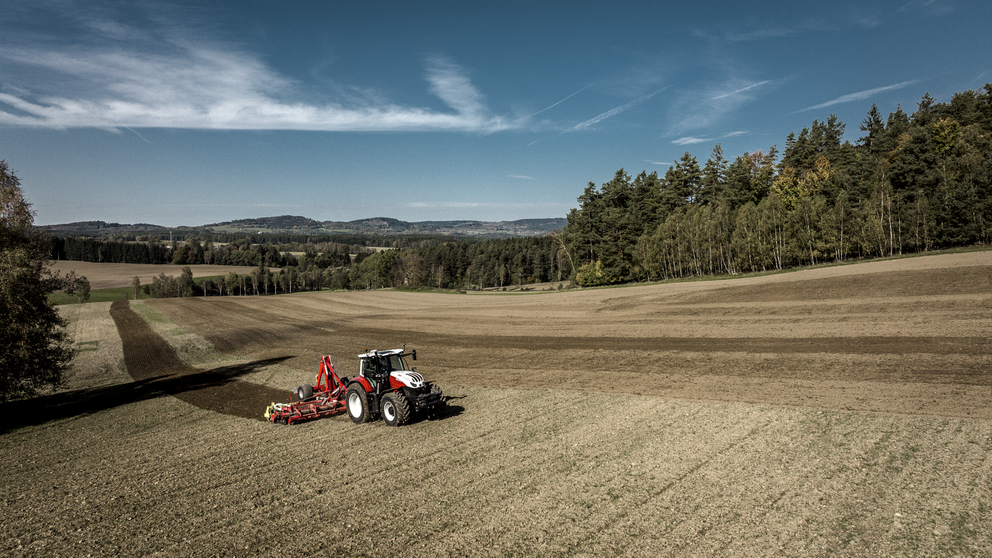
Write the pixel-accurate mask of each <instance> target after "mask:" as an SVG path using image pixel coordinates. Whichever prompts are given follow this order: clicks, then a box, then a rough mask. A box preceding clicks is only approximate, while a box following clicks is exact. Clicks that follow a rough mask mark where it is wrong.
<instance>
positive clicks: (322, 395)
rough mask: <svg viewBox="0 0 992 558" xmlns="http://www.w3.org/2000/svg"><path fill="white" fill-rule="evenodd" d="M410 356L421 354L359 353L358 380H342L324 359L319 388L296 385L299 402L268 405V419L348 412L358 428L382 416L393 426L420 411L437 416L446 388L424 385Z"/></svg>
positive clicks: (398, 351) (283, 420) (284, 420)
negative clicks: (411, 362) (409, 366)
mask: <svg viewBox="0 0 992 558" xmlns="http://www.w3.org/2000/svg"><path fill="white" fill-rule="evenodd" d="M407 357H409V358H410V360H417V351H416V350H413V351H411V352H409V353H405V352H404V349H392V350H389V351H367V352H365V353H364V354H360V355H358V359H359V373H358V376H355V377H354V378H349V377H347V376H345V377H339V376H338V375H337V373H336V372H335V371H334V366H333V365H332V364H331V357H330V356H323V357H321V358H320V370H319V371H318V372H317V378H316V380H315V384H314V385H312V386H311V385H309V384H303V385H301V386H297V387H296V388H295V389H294V390H293V397H295V401H294V400H293V398H291V399H290V402H289V403H273V404H271V405H269V407H268V408H267V409H266V410H265V418H266V419H267V420H269V421H271V422H281V423H283V424H294V423H297V422H302V421H306V420H312V419H315V418H320V417H325V416H330V415H334V414H337V413H339V412H341V411H342V410H347V411H348V416H349V417H351V420H352V421H354V422H355V423H356V424H361V423H363V422H369V421H372V420H375V419H376V418H377V417H379V416H382V420H383V422H385V423H386V424H388V425H389V426H400V425H401V424H405V423H407V422H409V421H410V419H411V418H413V416H414V414H415V413H422V414H425V415H428V416H430V415H434V414H437V413H438V412H439V411H440V410H441V409H442V408H443V407H444V405H445V401H444V397H443V395H442V393H441V389H440V388H439V387H437V386H435V385H434V383H433V382H428V381H425V380H424V377H423V376H421V375H420V374H418V373H417V369H416V367H413V368H407V362H406V358H407Z"/></svg>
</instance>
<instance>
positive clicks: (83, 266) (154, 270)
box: [52, 261, 278, 289]
mask: <svg viewBox="0 0 992 558" xmlns="http://www.w3.org/2000/svg"><path fill="white" fill-rule="evenodd" d="M183 267H185V266H181V265H156V264H118V263H94V262H70V261H57V262H56V261H53V262H52V269H53V270H55V271H60V272H62V273H68V272H70V271H75V272H76V275H82V276H85V277H86V279H87V280H88V281H89V282H90V288H92V289H108V288H112V287H130V286H131V280H132V279H134V278H135V277H137V278H138V279H140V280H141V284H142V285H147V284H149V283H151V282H152V278H153V277H158V275H159V274H160V273H164V274H166V275H171V276H173V277H179V276H180V275H181V274H182V272H183ZM189 269H190V271H192V272H193V277H194V278H195V277H212V276H215V275H227V274H228V273H230V272H232V271H233V272H235V273H251V272H252V270H254V269H257V268H255V267H251V266H238V265H234V266H232V265H191V266H189ZM273 269H278V268H273Z"/></svg>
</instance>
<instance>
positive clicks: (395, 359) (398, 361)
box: [384, 355, 406, 372]
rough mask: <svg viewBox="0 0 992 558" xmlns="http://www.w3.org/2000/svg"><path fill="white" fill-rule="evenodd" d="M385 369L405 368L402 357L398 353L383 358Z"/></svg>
mask: <svg viewBox="0 0 992 558" xmlns="http://www.w3.org/2000/svg"><path fill="white" fill-rule="evenodd" d="M384 364H385V365H386V369H387V370H389V371H390V372H392V371H393V370H406V367H405V366H403V359H402V358H400V355H389V358H388V359H385V363H384Z"/></svg>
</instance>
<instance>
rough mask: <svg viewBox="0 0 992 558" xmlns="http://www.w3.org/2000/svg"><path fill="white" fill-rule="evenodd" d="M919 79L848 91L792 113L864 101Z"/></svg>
mask: <svg viewBox="0 0 992 558" xmlns="http://www.w3.org/2000/svg"><path fill="white" fill-rule="evenodd" d="M917 81H918V80H912V81H904V82H902V83H896V84H893V85H886V86H885V87H876V88H875V89H866V90H864V91H858V92H857V93H848V94H847V95H841V96H840V97H837V98H836V99H832V100H830V101H827V102H825V103H820V104H818V105H813V106H811V107H807V108H804V109H802V110H797V111H796V112H794V113H792V114H796V113H798V112H806V111H808V110H816V109H821V108H826V107H829V106H833V105H839V104H841V103H850V102H852V101H863V100H865V99H868V98H870V97H872V96H873V95H877V94H878V93H882V92H884V91H891V90H893V89H902V88H903V87H906V86H908V85H912V84H914V83H916V82H917Z"/></svg>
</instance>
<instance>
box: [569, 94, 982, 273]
mask: <svg viewBox="0 0 992 558" xmlns="http://www.w3.org/2000/svg"><path fill="white" fill-rule="evenodd" d="M860 128H861V131H862V132H863V135H862V136H861V137H860V139H859V140H858V141H857V143H856V144H852V143H850V142H849V141H842V138H843V136H844V130H845V124H844V123H842V122H840V121H838V120H837V118H836V116H834V115H831V116H830V117H829V118H828V119H827V120H826V121H825V122H820V121H818V120H814V121H813V123H812V125H811V126H809V127H807V128H803V130H802V131H801V132H800V133H799V134H798V135H796V134H795V133H790V134H789V136H788V137H787V138H786V142H785V149H784V151H783V152H782V157H781V159H779V157H778V155H779V152H778V149H777V147H776V146H772V147H771V148H769V149H768V150H767V151H754V152H752V153H745V154H743V155H739V156H737V157H736V158H735V159H734V160H733V161H728V160H727V159H725V158H724V156H723V152H722V148H721V146H720V144H716V146H715V147H714V148H713V150H712V153H711V155H710V157H709V159H708V160H707V161H706V162H705V163H704V164H703V165H700V164H699V162H698V161H697V159H696V158H695V157H694V156H692V155H690V154H689V153H685V154H684V155H683V156H682V158H681V159H680V160H679V161H677V162H676V163H675V164H674V165H672V166H671V167H670V168H669V169H668V171H667V172H666V173H665V175H664V176H659V175H658V174H657V173H651V174H647V173H644V172H642V173H641V174H639V175H638V176H636V177H634V178H631V177H630V176H629V175H628V174H627V173H626V172H625V171H624V170H623V169H620V170H619V171H617V173H616V174H615V176H614V177H613V179H612V180H610V181H609V182H606V183H604V184H602V185H601V186H600V187H598V188H597V187H596V185H595V184H593V183H589V185H588V186H587V188H586V189H585V191H584V192H583V194H582V195H581V196H579V198H578V201H579V207H578V208H576V209H573V210H572V211H571V212H570V213H569V215H568V224H567V225H566V227H565V230H564V231H563V234H562V236H563V246H564V247H565V248H566V249H567V250H568V251H569V253H571V254H572V256H573V257H574V263H575V265H576V266H577V268H576V273H575V279H576V281H577V282H578V283H579V284H580V285H585V286H589V285H601V284H609V283H619V282H626V281H640V280H659V279H671V278H680V277H688V276H699V275H706V274H734V273H740V272H751V271H765V270H772V269H783V268H786V267H793V266H802V265H815V264H818V263H823V262H827V261H844V260H846V259H848V258H869V257H881V256H891V255H895V254H903V253H909V252H925V251H928V250H932V249H936V248H947V247H951V246H961V245H968V244H976V243H978V244H987V243H988V242H989V240H990V239H992V85H989V84H987V85H985V86H984V88H982V90H981V91H980V92H977V93H976V92H974V91H970V90H969V91H965V92H963V93H958V94H956V95H954V97H953V98H952V99H951V101H950V102H949V103H938V102H936V101H935V100H934V99H933V98H932V97H930V95H929V94H927V95H925V96H924V97H923V99H922V100H921V101H920V103H919V105H918V107H917V110H916V111H915V112H913V113H912V114H907V113H906V112H904V111H903V110H902V108H901V107H900V108H898V109H897V110H896V111H895V112H892V113H891V114H889V116H888V118H887V119H883V118H882V115H881V114H880V112H879V111H878V109H877V107H876V106H875V105H872V107H871V110H869V111H868V114H867V116H866V117H865V119H864V121H863V122H862V124H861V127H860Z"/></svg>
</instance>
